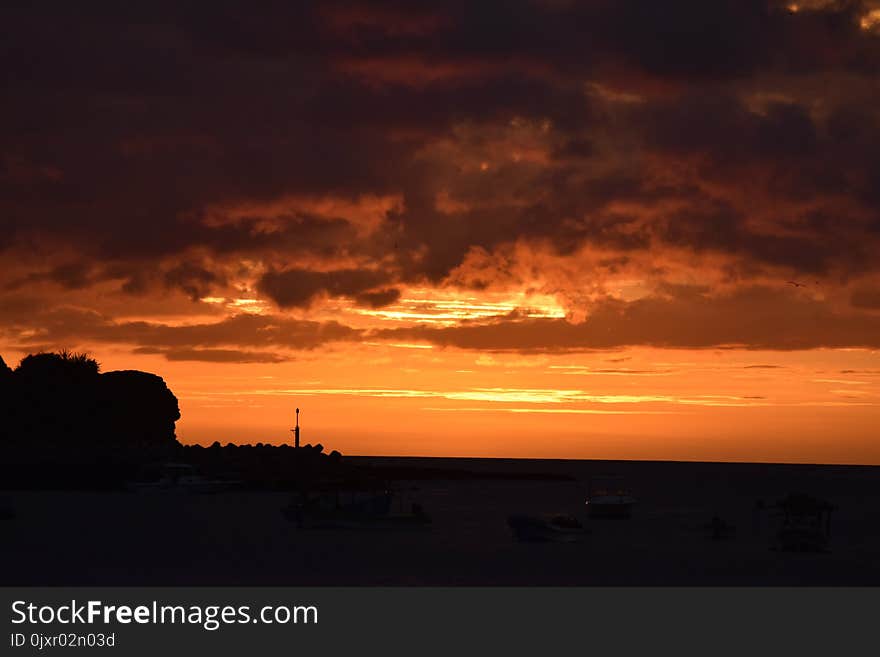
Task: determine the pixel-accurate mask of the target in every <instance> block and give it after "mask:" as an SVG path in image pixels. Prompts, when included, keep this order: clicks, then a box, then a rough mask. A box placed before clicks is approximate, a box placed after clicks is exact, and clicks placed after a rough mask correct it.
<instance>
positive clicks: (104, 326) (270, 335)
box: [3, 308, 360, 353]
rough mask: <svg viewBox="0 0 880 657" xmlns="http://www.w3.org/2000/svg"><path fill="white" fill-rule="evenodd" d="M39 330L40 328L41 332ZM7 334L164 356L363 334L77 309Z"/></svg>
mask: <svg viewBox="0 0 880 657" xmlns="http://www.w3.org/2000/svg"><path fill="white" fill-rule="evenodd" d="M35 327H39V328H35ZM3 331H4V333H5V335H6V338H7V340H8V341H9V342H22V341H21V340H20V338H19V336H20V333H21V332H22V331H24V332H25V333H26V335H27V338H26V342H25V345H36V344H39V345H51V346H52V348H57V347H64V346H67V345H70V344H79V343H81V342H86V343H88V342H98V343H117V344H130V345H136V346H142V347H151V348H156V349H161V350H162V353H165V352H166V351H168V350H175V351H177V353H181V352H180V351H179V350H180V349H203V348H217V347H238V348H248V347H258V348H259V347H262V348H265V347H268V346H271V347H278V348H282V349H293V350H307V349H315V348H317V347H320V346H322V345H325V344H327V343H331V342H338V341H343V340H356V339H357V338H358V336H359V335H360V331H358V330H356V329H353V328H350V327H347V326H344V325H342V324H339V323H338V322H333V321H330V322H316V321H307V320H294V319H287V318H284V317H273V316H263V315H249V314H242V315H235V316H233V317H229V318H227V319H224V320H221V321H218V322H212V323H197V324H182V325H174V324H162V323H159V322H145V321H135V322H117V321H112V320H110V319H108V318H106V317H103V316H102V315H100V314H99V313H96V312H91V311H83V310H79V309H75V308H58V309H50V310H48V311H47V312H44V313H41V314H36V315H35V316H31V317H26V318H25V317H21V318H19V319H18V321H12V322H9V323H7V324H6V325H5V326H4V327H3Z"/></svg>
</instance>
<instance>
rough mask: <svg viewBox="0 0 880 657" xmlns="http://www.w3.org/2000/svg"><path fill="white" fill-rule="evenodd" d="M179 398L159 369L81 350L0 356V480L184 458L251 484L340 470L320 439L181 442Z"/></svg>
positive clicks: (147, 466)
mask: <svg viewBox="0 0 880 657" xmlns="http://www.w3.org/2000/svg"><path fill="white" fill-rule="evenodd" d="M179 419H180V408H179V406H178V401H177V397H175V395H174V393H173V392H171V390H170V389H169V388H168V386H167V385H166V384H165V381H164V380H163V379H162V377H160V376H158V375H156V374H151V373H149V372H141V371H137V370H120V371H112V372H105V373H102V372H101V368H100V365H99V364H98V362H97V361H96V360H95V359H94V358H92V357H90V356H89V355H88V354H85V353H75V352H71V351H67V350H62V351H60V352H57V353H45V352H41V353H37V354H31V355H28V356H26V357H25V358H24V359H22V361H21V363H20V364H19V365H18V367H16V368H15V369H14V370H13V369H10V368H9V366H8V365H6V363H5V361H3V360H2V358H0V451H2V454H0V456H2V458H0V463H2V467H0V487H5V488H24V489H27V488H31V489H33V488H89V489H107V488H112V489H115V488H122V487H125V486H126V485H127V484H128V483H129V482H131V481H132V480H144V479H149V478H150V477H153V476H157V474H156V473H159V472H161V471H162V468H163V464H165V463H168V462H178V463H186V464H189V465H192V466H194V467H195V468H197V470H198V471H199V472H201V473H204V474H206V475H209V476H214V477H217V476H221V477H228V478H230V479H236V480H237V481H239V482H241V483H243V484H244V485H247V486H249V487H261V488H267V487H268V488H283V489H290V488H301V487H302V486H304V485H313V484H314V483H315V482H316V481H320V480H322V479H327V477H328V474H332V475H333V476H334V477H335V478H339V476H340V470H341V457H342V455H341V454H340V453H339V452H337V451H335V450H334V451H333V452H331V453H330V454H325V453H324V447H323V446H322V445H320V444H318V445H314V446H312V445H310V444H309V445H304V446H302V447H301V448H299V449H293V448H291V447H290V446H289V445H270V444H263V443H258V444H257V445H256V446H251V445H235V444H232V443H229V444H227V445H226V446H225V447H224V446H221V445H220V443H219V442H215V443H214V444H213V445H212V446H211V447H208V448H204V447H202V446H200V445H183V444H181V443H179V442H178V441H177V437H176V434H175V423H176V422H177V420H179Z"/></svg>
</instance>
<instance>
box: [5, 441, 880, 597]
mask: <svg viewBox="0 0 880 657" xmlns="http://www.w3.org/2000/svg"><path fill="white" fill-rule="evenodd" d="M347 460H349V461H351V462H354V463H358V464H362V465H369V466H374V467H383V468H389V467H390V468H398V469H400V471H401V472H405V471H406V470H407V469H413V468H416V469H417V468H431V469H434V470H435V471H437V472H441V473H442V471H446V472H459V473H463V474H462V476H458V477H454V478H453V477H451V476H450V477H449V478H446V479H442V478H435V477H422V478H419V479H411V480H400V481H395V482H393V484H392V485H393V487H394V488H395V489H397V490H399V491H402V492H403V493H404V498H405V500H406V502H405V504H409V503H410V501H415V502H418V503H419V504H421V505H422V506H423V507H424V509H425V511H426V512H427V513H428V514H429V515H430V517H431V519H432V522H431V524H430V525H429V526H426V527H408V528H399V529H393V530H392V529H372V530H371V529H308V528H298V527H297V525H296V523H294V522H291V521H289V520H288V519H287V518H285V516H284V515H283V514H282V511H281V510H282V508H283V507H284V506H285V505H287V504H288V503H289V501H290V498H291V494H290V493H289V492H282V491H259V490H251V491H247V490H230V491H225V492H217V493H207V494H195V493H188V492H181V491H169V492H151V493H145V492H141V493H137V492H129V491H107V492H100V491H61V490H59V491H4V492H3V493H2V497H3V498H4V499H5V501H6V503H7V504H8V505H9V506H10V507H11V508H12V510H13V511H14V516H13V517H12V518H9V519H5V520H3V521H2V524H0V531H2V541H0V554H2V559H0V579H2V581H3V582H4V584H6V585H260V586H272V585H319V586H321V585H328V586H329V585H333V586H341V585H342V586H348V585H352V586H380V585H389V586H407V585H430V586H469V585H503V586H517V585H523V586H574V585H588V586H606V585H608V586H631V585H674V586H692V585H696V586H703V585H723V586H739V585H798V586H800V585H818V586H831V585H834V586H836V585H877V584H880V558H878V557H880V486H878V483H880V468H878V467H868V466H810V465H765V464H729V463H670V462H623V461H621V462H611V461H547V460H496V459H416V458H406V459H404V458H396V459H395V458H378V457H372V458H370V457H354V458H352V457H349V459H347ZM608 474H613V475H616V476H619V477H621V478H622V479H623V480H625V481H626V484H627V486H629V488H630V489H631V491H632V494H633V496H634V497H635V498H636V499H637V503H636V505H635V507H634V509H633V513H632V517H631V518H629V519H623V520H611V519H591V518H588V517H587V515H586V505H585V500H586V496H587V490H588V485H589V481H590V479H591V478H593V479H595V478H596V477H597V476H599V475H608ZM464 475H466V476H464ZM793 492H802V493H807V494H809V495H812V496H815V497H817V498H820V499H823V500H826V501H828V502H829V503H831V504H833V505H834V506H835V507H836V508H835V510H834V512H833V513H832V517H831V527H830V540H829V544H828V548H829V549H828V550H827V551H825V552H816V553H795V552H785V551H780V550H778V549H777V550H774V549H772V548H773V547H774V536H775V531H776V529H775V528H776V525H775V523H777V522H778V518H776V517H775V516H774V513H775V511H774V507H773V504H774V503H775V502H776V501H777V500H779V499H781V498H782V497H784V496H785V495H787V494H789V493H793ZM761 505H763V510H758V509H760V507H761ZM556 513H563V514H571V515H574V516H576V517H578V518H579V519H580V520H582V522H583V524H584V526H585V529H586V532H585V533H584V535H583V536H579V537H578V540H576V541H571V542H546V543H523V542H518V541H517V540H515V538H514V537H513V535H512V533H511V531H510V529H509V527H508V525H507V518H508V517H509V516H510V515H512V514H530V515H536V516H541V515H544V514H556ZM713 517H717V518H721V519H723V521H724V523H725V525H726V526H727V527H729V528H730V529H731V532H730V535H729V536H727V537H726V538H722V539H718V540H715V539H713V538H712V535H711V531H710V530H709V529H707V528H708V527H709V526H710V523H711V520H712V518H713Z"/></svg>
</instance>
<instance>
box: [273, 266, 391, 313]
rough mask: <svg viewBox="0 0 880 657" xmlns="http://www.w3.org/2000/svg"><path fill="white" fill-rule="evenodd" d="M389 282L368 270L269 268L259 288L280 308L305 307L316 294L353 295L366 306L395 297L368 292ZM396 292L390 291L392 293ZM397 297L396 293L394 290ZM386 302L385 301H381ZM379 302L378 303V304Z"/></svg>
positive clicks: (381, 273) (388, 300)
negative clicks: (321, 270) (318, 270)
mask: <svg viewBox="0 0 880 657" xmlns="http://www.w3.org/2000/svg"><path fill="white" fill-rule="evenodd" d="M387 282H388V274H387V273H384V272H381V271H375V270H370V269H340V270H337V271H328V272H316V271H310V270H308V269H287V270H285V271H270V272H267V273H266V274H264V275H263V276H262V278H261V279H260V283H259V288H260V291H261V292H263V293H264V294H265V295H266V296H268V297H269V298H270V299H272V300H273V301H274V302H275V303H277V304H278V305H279V306H280V307H282V308H290V307H305V306H308V305H309V304H311V303H312V301H313V300H314V299H315V298H317V297H318V296H319V295H322V294H326V295H328V296H333V297H340V296H345V297H354V298H355V299H357V300H359V301H363V302H364V304H365V305H373V306H375V305H386V304H387V303H390V302H391V301H393V300H394V299H396V298H397V297H396V296H394V295H393V294H392V297H393V298H389V296H388V295H389V291H388V290H382V291H377V292H375V293H368V290H372V289H373V288H376V287H378V286H380V285H384V284H385V283H387ZM394 292H396V291H395V290H392V291H391V293H394ZM397 296H399V293H397ZM383 301H385V303H382V302H383ZM377 302H378V303H377Z"/></svg>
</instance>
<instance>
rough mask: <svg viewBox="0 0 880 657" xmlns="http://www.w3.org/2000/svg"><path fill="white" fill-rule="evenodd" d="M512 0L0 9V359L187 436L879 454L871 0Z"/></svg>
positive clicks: (552, 452)
mask: <svg viewBox="0 0 880 657" xmlns="http://www.w3.org/2000/svg"><path fill="white" fill-rule="evenodd" d="M381 4H382V3H379V5H381ZM514 4H515V6H514V5H511V6H506V5H502V6H499V7H497V8H495V9H494V10H492V12H490V13H491V14H492V16H493V18H492V21H491V22H492V25H493V29H492V30H491V35H487V34H486V33H485V31H481V32H480V34H481V35H482V36H481V37H480V39H477V38H476V37H475V34H476V32H475V31H474V30H472V29H469V28H468V26H469V25H471V24H472V23H474V22H476V23H478V24H482V23H483V22H485V21H486V20H487V18H486V16H483V15H482V14H481V11H486V12H489V9H485V10H481V9H479V8H477V7H476V6H472V5H471V3H450V4H445V3H444V4H441V5H438V6H437V7H435V8H434V9H432V10H431V11H428V10H427V9H424V8H420V7H418V6H411V7H409V6H405V5H403V6H398V5H396V4H394V5H393V7H384V8H382V7H380V6H379V5H377V4H375V3H364V4H362V3H359V2H354V3H336V2H328V3H320V8H314V9H313V10H300V9H293V8H290V9H286V8H284V7H276V9H275V11H276V12H277V14H278V15H277V16H274V15H273V16H270V15H266V16H252V17H250V18H249V19H248V20H243V19H242V18H241V17H239V16H236V15H225V14H224V13H223V12H222V11H218V13H217V15H216V16H214V17H213V18H212V21H216V24H213V23H212V26H213V27H212V29H215V30H216V32H217V33H218V34H222V35H223V38H222V39H219V38H216V36H215V35H213V34H210V33H209V32H210V30H207V29H205V30H203V29H202V28H199V27H196V26H195V25H194V23H193V22H192V21H191V20H189V17H188V16H187V15H186V12H185V11H184V10H183V9H172V10H169V15H168V16H164V17H162V18H161V19H160V18H150V19H149V20H147V18H144V19H143V20H140V19H138V20H134V19H133V17H130V16H126V15H124V14H125V12H124V11H123V10H122V9H120V11H119V14H118V15H115V14H114V15H113V16H111V17H101V18H100V19H97V18H94V19H92V18H90V17H89V16H88V15H87V12H86V13H81V12H80V10H79V9H78V8H74V7H73V6H71V8H70V9H69V11H70V12H71V15H70V17H69V18H70V21H73V22H75V24H76V29H73V30H69V31H68V30H61V29H58V28H57V27H55V26H48V27H47V26H46V25H45V24H44V23H43V22H42V20H41V18H40V16H39V15H38V13H37V12H29V11H27V10H26V9H21V8H19V9H16V8H5V9H3V10H0V20H3V22H4V24H6V25H11V24H15V25H16V26H17V27H16V29H15V30H10V36H9V40H10V46H9V53H10V54H9V56H8V57H7V58H6V59H15V58H17V57H21V58H26V59H27V60H28V62H30V63H29V69H28V70H29V71H30V73H29V75H28V76H27V78H26V79H25V78H23V77H21V76H18V77H16V76H13V75H9V76H7V77H8V82H7V83H6V89H5V90H4V103H2V107H0V117H2V119H3V121H2V127H0V131H2V133H3V135H2V140H0V143H2V144H3V145H2V146H0V227H2V234H0V317H2V322H0V355H2V357H3V359H4V360H5V362H6V363H7V364H8V365H10V366H12V367H14V366H15V365H16V364H17V363H18V362H19V360H20V359H21V358H23V357H24V356H25V355H27V354H28V353H34V352H38V351H45V350H57V349H61V348H67V349H72V350H84V351H88V352H89V353H91V354H92V355H94V357H96V358H97V359H98V360H99V361H100V363H101V366H102V369H103V370H105V371H106V370H113V369H142V370H146V371H149V372H155V373H157V374H159V375H161V376H162V377H163V378H164V379H165V381H166V382H167V384H168V386H169V387H170V388H171V390H172V391H173V392H174V393H175V395H176V396H177V397H178V399H179V402H180V407H181V413H182V418H181V420H180V421H179V422H178V424H177V436H178V438H179V439H180V440H181V441H182V442H188V443H201V444H210V443H212V442H214V441H215V440H219V441H220V442H222V443H226V442H229V441H233V442H245V443H256V442H271V443H280V442H285V441H289V440H290V431H289V430H290V428H291V426H292V422H293V409H294V408H295V407H296V406H299V407H301V408H302V409H303V414H302V422H303V436H304V440H305V441H308V442H315V443H317V442H320V443H322V444H323V445H325V446H326V447H328V448H332V449H338V450H340V451H342V452H343V453H345V454H389V455H437V456H499V457H502V456H503V457H506V456H510V457H549V458H628V459H680V460H733V461H786V462H829V463H872V464H880V441H878V427H880V193H878V190H880V159H878V153H880V110H878V107H880V103H878V102H877V101H878V87H877V82H878V74H880V5H878V4H877V3H876V2H857V3H832V2H819V1H815V2H811V1H809V0H804V1H802V2H797V3H784V2H779V3H777V2H767V3H766V5H765V6H760V5H761V4H762V3H736V2H727V3H717V6H710V5H715V4H716V3H694V2H684V3H672V5H671V6H669V7H667V8H661V5H662V3H658V4H657V8H656V9H653V10H650V11H648V14H649V16H647V17H646V16H642V15H640V16H639V20H635V19H634V17H633V15H632V14H631V12H630V10H629V9H627V7H628V3H610V4H609V3H601V2H596V3H591V2H585V3H565V2H560V3H556V2H534V3H530V2H526V3H514ZM83 12H85V10H83ZM177 12H180V15H177ZM495 14H497V15H495ZM66 22H67V21H64V20H61V21H59V23H58V25H64V24H65V23H66ZM646 23H650V24H651V30H654V31H649V30H646V29H644V28H643V27H642V25H643V24H646ZM108 51H112V52H113V59H114V61H116V62H117V65H118V69H116V68H114V67H111V66H108V65H107V64H106V61H107V54H106V53H107V52H108ZM34 53H37V54H34ZM19 65H20V63H19ZM0 66H5V64H0Z"/></svg>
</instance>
